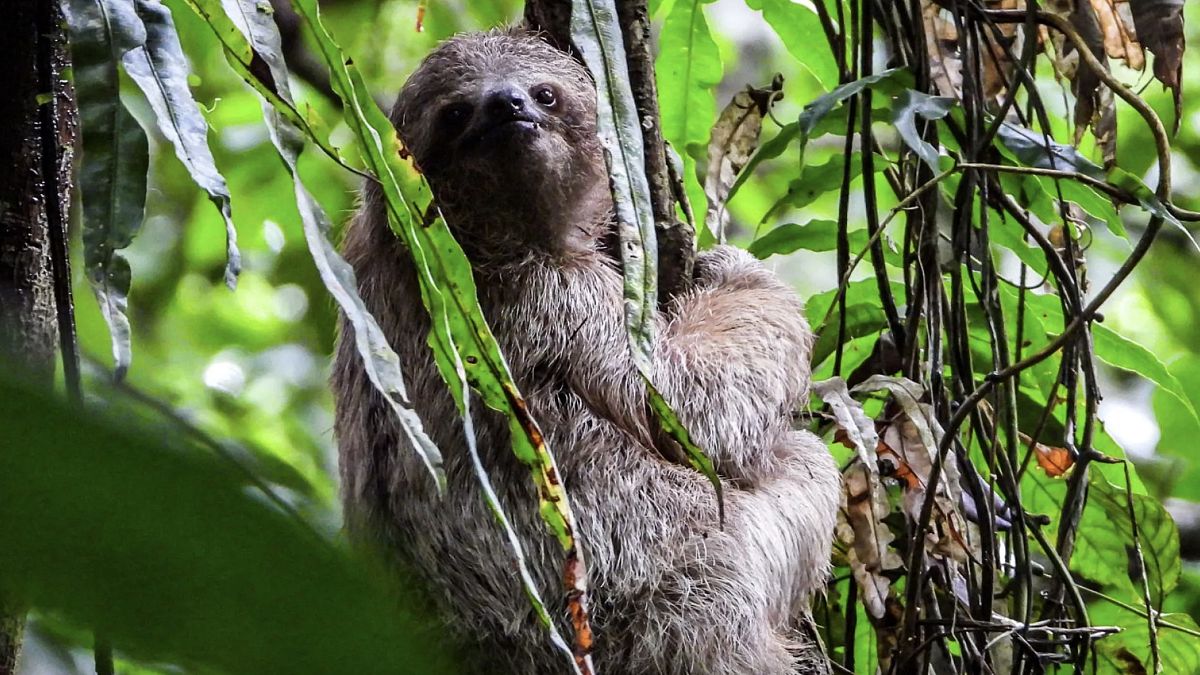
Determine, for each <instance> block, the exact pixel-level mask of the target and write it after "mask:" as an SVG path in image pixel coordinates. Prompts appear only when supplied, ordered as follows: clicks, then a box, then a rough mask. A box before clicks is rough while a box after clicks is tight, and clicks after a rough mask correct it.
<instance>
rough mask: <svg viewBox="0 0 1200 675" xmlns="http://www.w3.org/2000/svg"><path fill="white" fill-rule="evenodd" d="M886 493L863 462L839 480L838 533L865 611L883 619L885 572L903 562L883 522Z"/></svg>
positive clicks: (887, 590) (887, 591)
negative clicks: (846, 549)
mask: <svg viewBox="0 0 1200 675" xmlns="http://www.w3.org/2000/svg"><path fill="white" fill-rule="evenodd" d="M888 511H889V508H888V503H887V493H886V492H885V491H884V489H883V486H882V485H880V484H879V482H878V476H872V471H871V470H870V469H869V468H868V467H867V466H866V465H865V464H863V463H861V462H855V463H853V464H851V465H850V468H848V469H846V473H845V475H844V476H843V482H842V508H841V511H840V512H839V513H838V524H837V536H838V539H839V540H840V541H842V542H843V543H845V544H846V545H847V546H848V552H847V558H848V559H849V561H850V572H851V574H853V575H854V580H855V581H856V582H857V583H858V587H859V591H860V593H859V595H860V597H861V599H862V602H863V605H864V606H865V607H866V609H867V614H868V615H869V616H871V617H872V618H873V619H882V618H883V617H884V615H886V614H887V607H888V596H889V595H891V593H892V582H891V579H889V578H888V576H887V575H886V574H884V572H886V571H889V570H897V569H900V568H901V567H903V566H904V563H903V561H902V560H901V559H900V555H899V554H897V553H896V551H895V549H894V548H893V547H892V546H891V544H892V541H893V540H894V539H895V535H893V534H892V531H891V530H890V529H889V528H888V526H887V525H886V524H884V522H883V517H884V516H886V515H887V514H888Z"/></svg>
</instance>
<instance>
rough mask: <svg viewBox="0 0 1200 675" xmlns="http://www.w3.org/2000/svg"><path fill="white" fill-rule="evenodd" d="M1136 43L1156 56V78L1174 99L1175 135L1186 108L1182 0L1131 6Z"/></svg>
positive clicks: (1143, 1)
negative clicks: (1184, 99) (1183, 91)
mask: <svg viewBox="0 0 1200 675" xmlns="http://www.w3.org/2000/svg"><path fill="white" fill-rule="evenodd" d="M1129 9H1130V10H1131V14H1132V15H1133V25H1134V26H1135V28H1136V33H1137V39H1138V41H1139V42H1141V43H1142V44H1143V45H1145V46H1146V48H1148V49H1149V50H1150V53H1151V54H1153V55H1154V77H1156V78H1158V81H1159V82H1162V83H1163V86H1164V87H1166V88H1168V89H1170V90H1171V92H1172V94H1173V95H1174V98H1175V131H1179V117H1180V113H1181V108H1182V104H1183V99H1182V86H1183V79H1182V78H1183V51H1184V48H1185V46H1186V42H1185V40H1184V36H1183V0H1136V2H1130V3H1129Z"/></svg>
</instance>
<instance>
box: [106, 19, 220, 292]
mask: <svg viewBox="0 0 1200 675" xmlns="http://www.w3.org/2000/svg"><path fill="white" fill-rule="evenodd" d="M104 1H105V2H106V3H108V4H110V5H116V4H118V3H121V2H129V1H130V0H104ZM133 2H134V5H135V6H136V8H137V15H138V16H139V17H140V18H141V20H142V22H143V23H144V24H145V27H146V43H145V45H144V46H142V47H135V48H134V49H131V50H129V51H128V52H126V53H125V56H124V57H123V58H122V59H121V63H122V65H123V66H124V67H125V72H126V73H128V74H129V77H131V78H132V79H133V81H134V82H135V83H137V85H138V87H139V88H140V89H141V90H142V93H143V94H144V95H145V96H146V100H147V101H148V102H149V103H150V108H151V109H152V110H153V111H154V118H155V120H156V122H157V123H158V128H159V131H161V132H162V135H163V136H164V137H165V138H166V139H167V140H168V141H170V142H171V145H172V146H173V147H174V148H175V156H176V157H178V158H179V161H180V162H182V163H183V166H184V167H186V168H187V170H188V174H190V175H191V177H192V180H193V181H195V182H196V185H198V186H200V189H202V190H204V191H205V192H206V193H207V194H208V198H209V200H210V201H212V203H213V205H214V206H216V207H217V211H219V212H220V214H221V219H222V220H223V221H224V222H225V284H226V285H228V286H229V287H230V288H233V287H235V286H236V285H237V276H238V273H239V272H241V269H242V256H241V253H240V252H239V251H238V247H237V230H236V229H235V228H234V226H233V215H232V209H231V206H230V198H229V187H228V186H227V185H226V184H225V178H224V177H223V176H222V175H221V173H220V172H219V171H217V165H216V162H215V161H214V160H213V156H212V151H211V150H209V148H208V123H207V122H206V121H205V120H204V116H203V115H201V114H200V108H199V107H198V106H197V105H196V101H195V100H193V99H192V92H191V90H190V89H188V84H187V76H188V66H187V59H186V57H184V55H183V48H182V47H180V45H179V36H178V35H177V34H176V33H175V23H174V21H172V20H171V11H170V10H169V9H167V8H166V7H165V6H164V5H163V4H162V3H160V2H158V0H133Z"/></svg>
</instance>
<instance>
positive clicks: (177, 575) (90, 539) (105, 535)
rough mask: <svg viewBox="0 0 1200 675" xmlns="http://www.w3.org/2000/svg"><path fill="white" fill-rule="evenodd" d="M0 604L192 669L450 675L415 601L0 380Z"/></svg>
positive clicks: (174, 451)
mask: <svg viewBox="0 0 1200 675" xmlns="http://www.w3.org/2000/svg"><path fill="white" fill-rule="evenodd" d="M0 436H3V438H4V439H5V444H6V449H16V448H19V449H20V451H19V452H10V451H5V452H0V531H3V532H4V541H5V545H4V546H0V595H2V596H3V597H5V598H7V599H16V600H19V601H21V602H22V603H27V604H29V605H30V606H32V607H34V608H37V609H39V610H42V611H49V612H53V613H55V614H56V615H58V616H62V617H64V618H66V619H68V620H70V622H71V623H73V624H75V625H77V626H79V627H81V628H82V627H86V628H90V629H94V630H96V631H97V632H99V633H102V634H103V635H105V636H107V637H108V638H109V639H111V640H112V641H113V643H114V644H115V645H116V646H117V648H118V649H119V650H121V651H122V652H123V653H124V654H126V655H128V656H131V657H134V658H137V659H140V660H143V661H168V662H171V663H174V664H178V665H179V666H182V667H183V669H184V670H187V671H190V672H223V673H230V674H238V673H244V674H246V675H256V674H258V673H271V672H290V673H298V672H319V673H346V674H347V675H349V674H351V673H370V672H394V673H453V672H458V671H457V670H456V669H455V668H454V667H453V658H452V655H453V653H454V650H453V646H452V645H448V644H442V641H441V640H440V639H439V636H438V635H437V634H436V633H435V632H434V630H432V626H435V625H437V623H436V620H432V621H431V618H432V617H429V616H427V615H425V614H423V613H422V612H421V611H420V610H418V607H419V606H420V605H419V604H417V601H416V599H415V598H414V596H413V595H411V594H410V595H407V596H399V595H397V594H396V593H394V592H393V591H394V590H395V589H392V588H390V587H389V584H388V583H387V582H385V581H383V579H382V577H381V576H380V575H377V574H375V573H373V570H372V569H371V568H369V567H368V566H366V565H364V564H363V561H361V560H358V559H356V558H355V557H353V556H352V555H350V553H349V552H348V551H346V550H344V549H343V548H342V547H340V546H338V545H336V544H334V543H333V542H330V541H327V540H325V539H323V538H322V537H321V536H320V535H318V534H316V532H315V530H314V529H312V528H311V527H309V526H307V525H306V524H305V523H303V522H299V521H297V520H295V519H294V518H292V517H290V516H288V515H286V514H284V513H283V512H281V511H280V510H278V509H277V508H275V507H274V505H272V504H270V503H268V502H267V501H266V500H264V499H262V498H261V496H260V495H257V494H254V493H253V492H251V491H249V490H248V489H247V488H246V486H245V485H244V483H243V480H242V476H241V475H240V474H238V473H236V472H235V471H234V470H233V468H232V467H230V466H229V465H227V464H221V463H219V461H218V460H217V459H216V458H215V457H213V456H212V455H210V454H204V453H196V452H189V451H187V450H186V449H185V448H182V447H179V446H174V445H166V444H164V439H169V438H170V437H169V436H164V435H163V434H161V433H157V432H149V431H139V430H137V429H136V428H133V427H132V425H131V424H130V421H129V419H128V418H126V417H121V418H119V419H114V418H105V417H100V416H97V415H95V414H94V413H92V414H86V413H84V412H82V411H80V410H79V409H77V408H75V407H73V406H69V405H67V404H65V403H63V402H61V401H59V400H57V399H55V398H51V397H50V396H48V395H47V394H45V393H43V392H41V391H35V390H32V389H29V390H27V389H23V388H20V387H16V386H14V385H13V384H11V383H7V382H0Z"/></svg>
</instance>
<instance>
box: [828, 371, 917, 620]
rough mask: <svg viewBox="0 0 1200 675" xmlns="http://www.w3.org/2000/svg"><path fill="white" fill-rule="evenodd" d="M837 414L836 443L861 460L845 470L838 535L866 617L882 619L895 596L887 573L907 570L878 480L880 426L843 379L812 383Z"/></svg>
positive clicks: (888, 507)
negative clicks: (887, 518)
mask: <svg viewBox="0 0 1200 675" xmlns="http://www.w3.org/2000/svg"><path fill="white" fill-rule="evenodd" d="M813 391H814V392H815V393H816V394H817V395H818V396H820V397H821V400H823V401H824V402H825V403H826V405H828V406H829V410H830V412H831V413H833V417H834V420H835V421H836V423H837V425H838V432H837V436H836V438H837V440H838V442H840V443H843V444H845V445H846V446H848V447H850V448H853V449H854V450H855V452H856V454H857V455H858V461H856V462H854V463H853V464H851V465H850V467H849V468H848V469H847V470H846V473H845V475H844V477H843V482H842V508H841V510H840V511H839V513H838V525H837V536H838V539H839V540H840V541H842V542H843V543H845V544H846V546H847V548H848V552H847V558H848V559H849V562H850V570H851V572H852V574H853V575H854V580H855V581H856V582H857V583H858V586H859V589H860V591H861V596H862V600H863V603H864V605H865V607H866V609H867V614H868V615H869V616H870V617H872V619H882V618H883V617H884V615H885V614H886V613H887V611H888V605H889V602H888V599H889V596H890V594H891V592H892V590H891V580H890V578H889V577H888V576H887V575H886V574H885V572H887V571H890V570H897V569H900V568H901V567H902V566H903V564H904V563H903V561H901V559H900V556H899V554H897V553H896V551H895V549H894V548H893V547H892V542H893V541H894V540H895V535H893V534H892V531H891V529H889V528H888V526H887V525H886V524H885V523H884V522H883V519H884V517H885V516H887V515H888V513H889V512H890V511H891V507H890V506H889V505H888V499H887V492H886V490H884V487H883V482H882V481H881V480H880V478H879V468H878V466H879V464H878V461H879V458H878V457H877V456H876V454H875V450H876V448H877V447H878V446H879V436H878V434H877V433H876V432H875V422H874V420H872V419H871V418H870V417H868V416H867V414H866V413H865V412H864V411H863V409H862V404H861V403H859V402H858V401H856V400H854V399H853V398H851V396H850V392H849V391H848V390H847V388H846V382H845V380H843V379H842V378H840V377H834V378H830V379H828V380H824V381H822V382H817V383H814V384H813Z"/></svg>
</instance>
